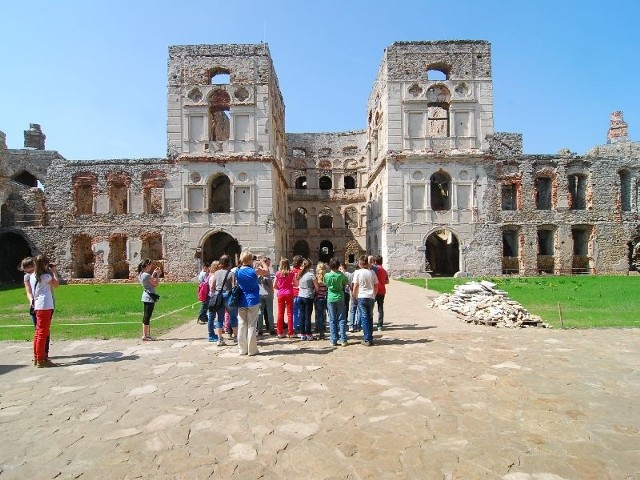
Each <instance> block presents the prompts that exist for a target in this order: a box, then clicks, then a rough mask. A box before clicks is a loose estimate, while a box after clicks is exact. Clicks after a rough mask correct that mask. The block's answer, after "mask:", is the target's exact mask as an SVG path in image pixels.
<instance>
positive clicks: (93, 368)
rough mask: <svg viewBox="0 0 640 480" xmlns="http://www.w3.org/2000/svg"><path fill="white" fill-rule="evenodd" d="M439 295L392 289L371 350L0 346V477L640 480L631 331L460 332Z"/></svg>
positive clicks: (176, 339)
mask: <svg viewBox="0 0 640 480" xmlns="http://www.w3.org/2000/svg"><path fill="white" fill-rule="evenodd" d="M434 295H435V294H434V293H433V292H430V291H427V290H423V289H419V288H417V287H413V286H410V285H407V284H404V283H401V282H398V281H393V280H392V282H391V284H390V285H389V289H388V293H387V298H386V302H385V303H386V309H385V313H386V316H385V320H386V324H387V325H386V328H385V330H384V331H382V332H376V335H375V345H374V346H372V347H366V346H364V345H361V344H359V341H360V338H359V337H358V336H357V335H356V336H353V335H352V336H351V338H350V345H349V346H347V347H337V348H331V347H330V345H329V343H328V341H326V340H324V341H313V342H303V341H300V340H297V339H296V340H290V339H277V338H275V337H270V336H267V337H265V339H263V340H260V342H259V348H260V354H259V355H257V356H253V357H248V356H242V357H240V356H238V354H237V347H236V346H235V344H232V345H229V346H226V347H218V346H216V345H215V344H210V343H208V342H207V340H206V339H205V333H206V332H205V330H206V327H204V326H202V325H198V324H196V322H195V320H194V321H192V322H190V323H189V324H188V325H185V326H182V327H180V328H177V329H175V330H173V331H171V332H170V333H168V334H167V335H164V336H163V337H162V338H160V339H158V341H156V342H142V341H140V340H107V341H104V340H92V339H88V340H82V341H56V340H55V338H54V339H53V340H52V345H51V356H52V359H53V360H54V361H55V362H58V363H59V364H60V365H61V366H59V367H57V368H49V369H36V368H34V367H33V366H32V363H31V358H32V354H31V344H30V343H29V342H2V343H0V480H8V479H152V478H153V479H205V478H237V479H258V478H260V479H414V478H415V479H445V480H457V479H460V480H470V479H501V480H566V479H597V480H603V479H615V480H629V479H636V480H640V405H639V404H640V353H639V347H640V330H638V329H606V330H554V329H543V328H527V329H515V330H511V329H496V328H494V327H485V326H476V325H470V324H467V323H465V322H463V321H461V320H460V319H458V318H456V316H455V315H454V314H452V313H451V312H445V311H442V310H434V309H431V308H429V306H428V305H429V303H430V297H432V296H434ZM194 318H195V317H194ZM152 326H153V321H152Z"/></svg>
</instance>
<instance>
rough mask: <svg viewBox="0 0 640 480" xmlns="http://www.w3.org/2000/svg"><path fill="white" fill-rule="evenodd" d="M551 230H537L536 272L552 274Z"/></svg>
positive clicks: (552, 239) (552, 241) (552, 240)
mask: <svg viewBox="0 0 640 480" xmlns="http://www.w3.org/2000/svg"><path fill="white" fill-rule="evenodd" d="M553 237H554V235H553V230H538V272H539V273H553V269H554V262H555V260H554V257H553V250H554V248H553V243H554V238H553Z"/></svg>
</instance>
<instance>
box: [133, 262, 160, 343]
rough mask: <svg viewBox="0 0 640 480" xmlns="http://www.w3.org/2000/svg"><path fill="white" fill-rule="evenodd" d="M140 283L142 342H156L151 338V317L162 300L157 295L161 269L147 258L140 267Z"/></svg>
mask: <svg viewBox="0 0 640 480" xmlns="http://www.w3.org/2000/svg"><path fill="white" fill-rule="evenodd" d="M138 281H139V282H140V284H141V285H142V298H141V299H140V300H141V301H142V304H143V306H144V307H143V309H144V311H143V314H142V340H143V341H149V340H154V338H153V337H152V336H151V315H153V309H154V307H155V305H156V301H158V299H159V298H160V296H159V295H158V294H157V293H156V287H157V286H158V284H159V283H160V267H158V266H156V267H155V268H154V264H153V262H152V261H151V260H149V259H148V258H145V259H144V260H142V262H140V264H139V265H138Z"/></svg>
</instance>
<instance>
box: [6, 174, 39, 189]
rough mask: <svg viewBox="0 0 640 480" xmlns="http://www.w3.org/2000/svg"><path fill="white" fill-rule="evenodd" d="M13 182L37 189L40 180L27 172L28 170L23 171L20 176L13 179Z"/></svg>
mask: <svg viewBox="0 0 640 480" xmlns="http://www.w3.org/2000/svg"><path fill="white" fill-rule="evenodd" d="M11 180H13V181H14V182H18V183H21V184H22V185H24V186H25V187H37V186H38V179H37V178H36V177H34V176H33V175H32V174H31V173H29V172H27V171H26V170H23V171H22V172H20V173H19V174H17V175H14V176H13V177H11Z"/></svg>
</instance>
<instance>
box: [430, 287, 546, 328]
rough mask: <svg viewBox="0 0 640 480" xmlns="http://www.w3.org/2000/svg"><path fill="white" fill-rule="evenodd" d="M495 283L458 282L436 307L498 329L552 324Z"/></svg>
mask: <svg viewBox="0 0 640 480" xmlns="http://www.w3.org/2000/svg"><path fill="white" fill-rule="evenodd" d="M495 286H496V285H495V283H491V282H487V281H482V282H469V283H466V284H464V285H456V286H455V287H454V290H455V291H454V293H445V294H443V295H440V296H439V297H436V298H435V299H434V300H433V304H432V306H433V307H437V308H440V309H442V310H451V311H454V312H456V313H457V314H458V315H460V316H461V317H462V319H463V320H464V321H465V322H467V323H475V324H482V325H491V326H495V327H499V328H517V327H550V326H549V325H548V324H546V323H544V322H543V321H542V318H540V317H539V316H537V315H532V314H531V313H529V312H528V311H527V310H526V309H525V308H524V307H523V306H522V305H520V304H519V303H518V302H516V301H515V300H512V299H510V298H509V295H508V294H507V292H505V291H504V290H496V289H495V288H494V287H495Z"/></svg>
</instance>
